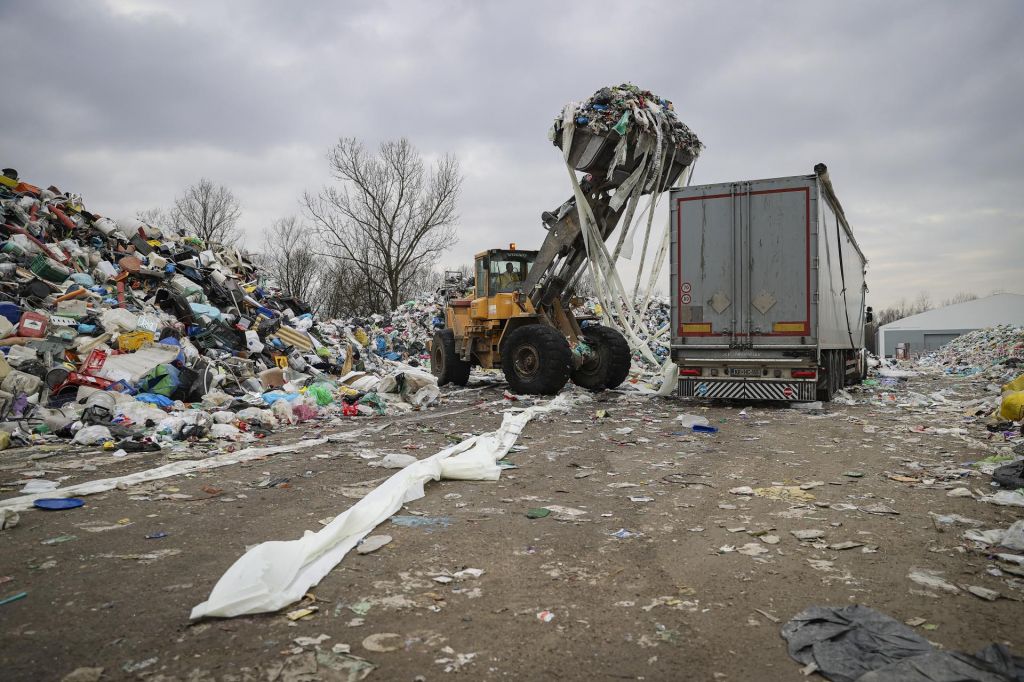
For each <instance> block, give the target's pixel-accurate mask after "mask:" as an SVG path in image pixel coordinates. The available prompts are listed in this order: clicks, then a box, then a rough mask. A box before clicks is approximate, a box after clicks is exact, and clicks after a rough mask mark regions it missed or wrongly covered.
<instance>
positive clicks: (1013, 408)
mask: <svg viewBox="0 0 1024 682" xmlns="http://www.w3.org/2000/svg"><path fill="white" fill-rule="evenodd" d="M1016 381H1020V379H1017V380H1016ZM1016 381H1014V383H1016ZM999 416H1000V417H1002V418H1003V419H1009V420H1010V421H1012V422H1018V421H1021V420H1022V419H1024V391H1011V392H1009V393H1004V394H1003V400H1002V402H1001V403H1000V404H999Z"/></svg>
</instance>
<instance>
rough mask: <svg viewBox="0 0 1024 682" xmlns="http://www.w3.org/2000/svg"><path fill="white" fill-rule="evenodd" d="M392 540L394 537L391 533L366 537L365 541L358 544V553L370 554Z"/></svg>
mask: <svg viewBox="0 0 1024 682" xmlns="http://www.w3.org/2000/svg"><path fill="white" fill-rule="evenodd" d="M391 540H392V537H391V536H390V535H371V536H369V537H367V538H364V539H363V541H362V542H360V543H359V544H358V545H357V546H356V553H357V554H369V553H370V552H376V551H377V550H378V549H380V548H381V547H383V546H384V545H386V544H388V543H389V542H391Z"/></svg>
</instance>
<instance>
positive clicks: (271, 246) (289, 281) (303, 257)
mask: <svg viewBox="0 0 1024 682" xmlns="http://www.w3.org/2000/svg"><path fill="white" fill-rule="evenodd" d="M263 240H264V246H263V254H262V257H261V259H260V260H261V265H262V266H263V268H264V269H265V270H266V272H267V273H268V274H269V275H270V276H271V277H273V278H274V279H275V280H277V283H278V284H280V285H281V288H282V289H283V290H284V291H285V293H286V294H288V295H289V296H294V297H295V298H298V299H300V300H302V301H304V302H306V303H308V304H310V305H312V306H313V307H314V308H316V307H318V305H317V304H318V303H319V301H318V300H317V299H318V297H319V296H320V293H321V288H322V287H321V281H320V278H321V274H322V271H323V262H322V257H321V256H317V255H316V248H315V245H314V242H313V231H312V229H311V228H310V227H309V225H307V224H305V223H303V222H301V221H299V220H298V219H297V218H295V216H290V217H288V218H282V219H281V220H277V221H275V222H274V224H273V225H271V226H270V227H269V228H268V229H267V230H265V231H264V233H263Z"/></svg>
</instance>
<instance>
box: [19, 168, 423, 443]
mask: <svg viewBox="0 0 1024 682" xmlns="http://www.w3.org/2000/svg"><path fill="white" fill-rule="evenodd" d="M0 227H2V229H0V240H2V241H0V274H2V278H0V449H3V448H6V447H9V446H10V445H12V444H13V445H32V444H38V443H40V442H45V441H51V440H55V439H58V438H72V439H73V441H74V442H75V443H79V444H84V445H99V444H104V445H105V446H106V447H109V448H111V449H113V448H115V447H116V448H117V449H119V450H125V451H140V450H157V449H159V447H160V442H161V441H172V440H174V441H179V440H189V439H191V440H195V439H198V438H203V437H207V436H209V437H214V438H229V439H231V440H251V439H253V438H255V437H261V436H263V435H265V434H266V433H267V432H268V431H269V430H270V429H273V428H274V427H276V426H278V425H280V424H290V423H295V422H298V421H306V420H309V419H314V418H318V417H323V416H326V415H328V414H338V415H348V416H355V415H359V414H365V415H373V414H383V413H385V412H386V411H388V410H402V409H412V408H414V407H420V406H424V405H427V404H429V403H431V402H433V401H434V400H435V399H436V396H437V386H436V382H435V381H434V379H433V377H431V376H430V375H429V373H427V372H425V371H422V370H417V369H415V365H417V364H418V361H419V359H421V358H423V357H426V340H427V339H428V338H429V334H430V331H429V330H430V329H431V328H432V326H433V322H434V318H435V317H436V316H437V314H438V310H439V308H438V307H437V305H436V304H429V303H428V304H424V305H420V304H417V303H413V304H410V305H407V306H403V308H404V309H400V310H399V311H396V312H395V313H394V314H392V315H391V316H388V317H384V316H374V317H372V318H371V319H369V320H343V321H334V322H331V323H322V322H320V321H318V320H317V319H316V317H315V316H314V315H313V313H312V311H311V310H310V309H309V307H308V306H307V305H306V304H305V303H304V302H302V301H300V300H297V299H295V298H291V297H289V296H288V295H286V294H285V293H284V292H282V291H281V290H280V289H279V288H277V287H276V285H274V283H273V282H272V281H271V280H269V279H268V278H267V277H265V276H264V275H263V274H261V273H260V271H259V269H258V268H257V267H256V265H255V264H254V263H253V261H252V260H251V259H250V258H249V257H248V256H247V255H246V254H244V253H242V252H240V251H238V250H237V249H235V248H233V247H225V246H218V245H213V244H204V243H203V242H202V241H201V240H199V239H197V238H195V237H191V236H185V235H179V234H175V233H174V232H172V231H169V230H167V229H165V228H161V227H157V226H155V225H150V224H146V223H144V222H142V221H140V220H137V219H128V220H114V219H111V218H110V217H108V216H103V215H100V214H99V213H96V212H93V211H90V210H88V209H87V208H86V207H85V205H84V203H83V201H82V198H81V197H79V196H76V195H73V194H68V193H65V192H62V191H61V190H60V189H58V188H57V187H52V186H51V187H48V188H46V189H42V188H40V187H37V186H34V185H31V184H29V183H27V182H24V181H22V180H20V179H19V178H18V174H17V171H15V170H13V169H5V170H4V171H3V175H2V176H0ZM406 362H408V363H409V364H405V363H406Z"/></svg>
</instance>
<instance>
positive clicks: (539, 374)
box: [501, 324, 572, 395]
mask: <svg viewBox="0 0 1024 682" xmlns="http://www.w3.org/2000/svg"><path fill="white" fill-rule="evenodd" d="M501 369H502V370H503V371H504V372H505V380H506V381H508V385H509V388H510V389H511V390H512V392H513V393H527V394H529V393H534V394H540V395H554V394H555V393H558V392H559V391H561V390H562V387H563V386H565V382H566V381H568V380H569V374H570V373H571V372H572V351H571V350H569V343H568V342H567V341H566V340H565V337H564V336H562V334H561V333H559V332H558V330H556V329H553V328H551V327H549V326H547V325H544V324H528V325H525V326H523V327H519V328H518V329H514V330H513V331H511V332H509V335H508V336H507V337H506V338H505V340H504V342H503V343H502V344H501Z"/></svg>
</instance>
